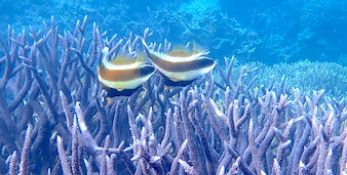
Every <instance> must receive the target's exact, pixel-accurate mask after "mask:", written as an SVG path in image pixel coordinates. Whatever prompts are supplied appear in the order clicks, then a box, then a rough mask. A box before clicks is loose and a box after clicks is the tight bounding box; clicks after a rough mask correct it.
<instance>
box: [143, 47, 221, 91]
mask: <svg viewBox="0 0 347 175" xmlns="http://www.w3.org/2000/svg"><path fill="white" fill-rule="evenodd" d="M142 43H143V45H144V48H145V51H146V53H147V55H148V57H149V59H150V61H151V62H152V64H153V65H154V66H155V67H156V69H158V70H159V72H160V73H161V74H162V75H163V77H164V80H165V85H167V86H187V85H189V84H191V83H192V82H193V81H194V80H196V79H198V78H200V77H201V76H203V75H205V74H207V73H209V72H210V71H211V70H212V69H213V68H214V66H215V65H216V62H215V61H214V60H213V59H211V58H208V57H207V56H206V55H207V54H208V52H206V51H194V50H189V49H187V48H185V49H174V50H172V51H170V52H167V53H162V52H156V51H153V50H151V49H150V48H149V47H148V45H147V44H146V42H145V41H144V40H142Z"/></svg>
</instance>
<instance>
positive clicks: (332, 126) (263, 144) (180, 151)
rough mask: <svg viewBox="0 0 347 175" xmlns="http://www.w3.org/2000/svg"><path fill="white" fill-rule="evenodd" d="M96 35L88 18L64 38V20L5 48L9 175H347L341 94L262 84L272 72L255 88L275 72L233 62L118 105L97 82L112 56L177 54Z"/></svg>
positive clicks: (4, 165)
mask: <svg viewBox="0 0 347 175" xmlns="http://www.w3.org/2000/svg"><path fill="white" fill-rule="evenodd" d="M89 27H90V25H88V23H87V18H84V19H83V20H81V21H78V22H77V23H76V25H75V28H74V30H72V31H64V32H62V31H60V30H59V29H58V26H57V24H56V21H55V19H54V18H52V19H51V21H50V22H44V24H43V27H42V28H41V29H40V30H34V29H32V28H29V29H28V30H23V31H22V32H19V33H15V32H14V30H13V29H12V28H11V27H8V32H7V37H6V38H5V39H1V40H0V41H1V42H0V49H1V51H0V96H1V98H0V148H1V153H0V165H1V166H0V174H11V175H14V174H21V175H26V174H67V175H69V174H74V175H78V174H90V175H91V174H102V175H106V174H107V175H115V174H119V175H123V174H124V175H127V174H144V175H149V174H159V175H161V174H170V175H174V174H189V175H198V174H199V175H207V174H209V175H210V174H211V175H213V174H218V175H226V174H227V175H231V174H245V175H255V174H274V175H281V174H302V175H305V174H307V175H308V174H345V173H347V162H346V160H347V159H346V158H347V129H346V128H345V120H346V119H347V113H346V102H345V99H344V98H342V97H343V96H341V95H340V94H339V93H338V92H337V97H335V96H334V95H335V94H334V93H335V92H334V91H330V90H329V89H327V90H319V89H317V90H313V89H310V88H311V87H312V88H313V87H315V86H310V88H308V89H304V90H302V89H300V87H299V88H293V87H290V86H289V87H288V85H287V86H286V81H287V80H286V78H282V77H283V76H282V75H275V76H276V77H277V76H279V77H278V78H273V79H272V80H273V82H272V83H267V82H266V81H261V80H259V79H265V80H266V79H268V77H265V76H267V75H269V74H271V73H270V71H269V70H267V71H268V72H266V70H263V72H265V73H262V74H260V73H259V74H258V75H259V76H254V73H256V72H257V71H260V69H265V68H262V66H259V67H258V68H256V65H255V66H241V67H236V66H235V57H231V58H226V59H225V62H224V64H219V65H217V66H216V67H215V70H214V72H212V73H210V74H209V75H206V76H205V77H202V78H200V79H198V80H196V81H194V82H192V84H190V85H188V86H186V87H177V88H170V87H166V86H165V85H164V81H163V78H162V76H161V75H160V74H159V73H155V74H154V75H153V76H152V77H151V78H150V79H149V80H148V81H147V82H145V83H144V84H143V86H141V88H140V89H139V90H138V91H136V92H135V93H134V94H132V95H131V96H130V97H128V98H117V97H115V98H114V99H112V100H110V99H108V98H106V97H105V95H104V92H105V91H104V89H103V86H101V84H100V83H99V81H98V78H97V76H98V75H97V71H96V70H97V66H98V64H99V62H100V59H102V55H103V53H102V50H103V48H104V47H108V48H110V52H109V54H110V55H113V54H117V52H118V51H119V50H121V51H125V52H128V53H134V52H137V51H141V50H140V49H143V47H142V44H141V39H140V38H143V39H144V40H145V41H146V42H147V43H151V44H150V45H151V47H152V48H155V49H156V50H157V51H165V50H166V49H168V48H170V43H169V42H168V41H167V40H165V41H164V42H163V43H162V44H159V43H160V42H159V43H154V42H151V38H150V36H151V35H152V33H151V32H150V31H149V30H145V32H144V33H143V35H141V36H138V35H134V34H132V35H130V36H128V37H119V36H117V35H114V36H112V37H107V35H106V32H102V31H99V29H98V26H97V25H96V24H95V23H94V24H93V25H92V29H91V30H90V29H88V28H89ZM154 35H155V33H154ZM88 38H90V39H88ZM300 64H304V63H300ZM310 64H311V63H310ZM333 66H334V65H333ZM280 67H281V66H278V68H276V69H277V71H280V70H281V68H280ZM283 69H285V68H282V70H283ZM293 69H298V68H293ZM317 69H320V68H319V67H318V68H317ZM340 69H341V70H344V71H345V69H344V68H343V67H341V68H340ZM288 75H289V76H290V74H288ZM280 77H281V78H280ZM289 78H290V77H289ZM261 84H263V85H262V86H260V85H261ZM308 84H310V82H308ZM289 85H290V82H289ZM318 87H319V86H318ZM327 92H329V93H327Z"/></svg>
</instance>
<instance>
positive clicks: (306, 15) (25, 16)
mask: <svg viewBox="0 0 347 175" xmlns="http://www.w3.org/2000/svg"><path fill="white" fill-rule="evenodd" d="M346 6H347V5H346V1H335V0H308V1H301V0H283V1H275V0H264V1H256V0H190V1H182V0H177V1H159V0H147V1H139V0H135V1H126V0H116V1H111V0H104V1H93V0H78V1H67V0H63V1H60V0H48V1H42V0H30V1H29V0H15V1H10V0H2V1H1V2H0V9H1V14H0V21H1V23H0V28H1V29H2V30H3V29H5V28H6V27H7V24H11V25H13V26H16V29H20V28H24V27H25V26H28V25H31V26H33V27H37V28H39V27H40V26H39V24H40V23H41V22H42V20H44V19H48V18H50V16H52V15H54V16H55V17H56V18H57V20H58V21H59V25H60V26H61V27H62V28H67V27H72V26H71V25H72V24H73V23H74V22H75V21H76V20H77V19H81V18H83V17H84V15H89V16H90V20H91V21H97V22H98V24H99V26H100V28H101V29H103V30H105V31H106V30H107V31H109V33H110V34H112V33H119V34H123V35H126V34H129V33H131V32H134V33H139V32H141V31H142V30H143V29H144V28H146V27H150V28H151V29H154V30H155V31H156V33H157V35H156V37H157V38H156V39H157V40H161V41H162V40H163V39H165V38H168V39H169V40H170V41H172V42H176V41H185V42H187V41H192V40H195V41H197V42H198V43H200V44H201V45H203V46H205V47H206V48H209V49H211V54H212V55H213V56H215V57H223V56H231V55H232V54H236V55H238V57H239V58H240V59H239V61H241V62H243V63H244V62H249V61H261V62H265V63H267V64H274V63H279V62H295V61H298V60H303V59H309V60H311V61H329V62H337V63H340V64H346V61H345V60H346V55H347V49H346V47H345V41H346V40H347V35H346V34H345V32H344V31H345V29H346V28H347V26H346V25H347V18H346V14H347V8H346Z"/></svg>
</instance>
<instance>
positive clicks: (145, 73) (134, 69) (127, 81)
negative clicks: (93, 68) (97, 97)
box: [98, 54, 155, 97]
mask: <svg viewBox="0 0 347 175" xmlns="http://www.w3.org/2000/svg"><path fill="white" fill-rule="evenodd" d="M154 72H155V68H154V67H153V66H152V65H149V64H146V63H145V62H144V61H141V60H140V59H139V58H134V57H132V56H129V55H122V54H119V55H117V57H116V58H115V59H114V60H113V61H111V62H110V61H108V60H106V59H105V57H104V58H103V59H102V61H101V63H100V64H99V68H98V80H99V82H100V83H101V84H102V85H103V86H104V87H105V89H106V90H107V92H108V97H115V96H130V95H131V94H133V93H134V92H135V91H136V90H137V89H139V87H140V86H141V85H142V84H143V83H145V82H146V81H147V80H148V79H149V78H150V77H151V76H152V75H153V74H154Z"/></svg>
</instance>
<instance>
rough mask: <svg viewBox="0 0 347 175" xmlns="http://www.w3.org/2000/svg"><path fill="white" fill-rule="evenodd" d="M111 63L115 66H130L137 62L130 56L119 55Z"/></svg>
mask: <svg viewBox="0 0 347 175" xmlns="http://www.w3.org/2000/svg"><path fill="white" fill-rule="evenodd" d="M111 63H112V64H114V65H129V64H135V63H136V60H135V58H132V57H130V56H128V55H124V54H118V55H117V57H115V58H114V59H113V60H112V61H111Z"/></svg>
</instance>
